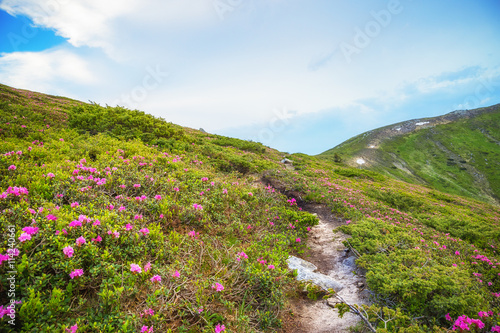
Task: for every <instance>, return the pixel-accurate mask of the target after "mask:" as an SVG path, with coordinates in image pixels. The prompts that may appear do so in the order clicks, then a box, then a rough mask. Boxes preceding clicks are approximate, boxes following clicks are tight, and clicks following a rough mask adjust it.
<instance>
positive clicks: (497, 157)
mask: <svg viewBox="0 0 500 333" xmlns="http://www.w3.org/2000/svg"><path fill="white" fill-rule="evenodd" d="M499 123H500V112H499V111H496V112H495V113H484V114H481V115H478V116H477V117H474V118H470V119H460V120H457V121H455V122H453V123H450V124H443V125H436V126H435V127H432V128H427V129H422V130H419V131H416V132H412V133H409V134H406V135H403V136H396V137H393V138H390V139H388V140H385V141H383V143H382V144H381V145H380V146H379V147H378V149H376V151H374V154H376V162H375V163H373V164H372V165H370V166H369V167H368V168H369V169H371V170H374V171H377V172H381V173H383V174H387V175H390V176H393V177H396V178H397V179H401V180H404V181H409V182H414V183H425V184H428V185H430V186H432V187H433V188H436V189H438V190H440V191H444V192H447V193H452V194H458V195H462V196H468V197H473V198H479V199H481V200H485V201H489V202H494V199H497V200H498V198H500V171H499V170H500V168H499V161H500V131H499V128H498V124H499ZM376 131H377V130H375V131H374V132H376ZM370 137H371V136H370V135H365V136H358V137H355V138H353V139H351V140H349V141H347V142H346V143H344V144H343V145H342V146H340V147H338V148H334V149H331V150H329V151H327V152H325V153H323V154H322V156H325V157H327V158H328V157H329V156H332V155H333V153H335V152H336V153H338V154H340V155H342V156H344V158H345V157H347V156H357V154H363V153H362V151H363V150H364V149H365V148H366V147H367V146H368V141H369V138H370ZM390 154H395V155H396V156H397V158H394V157H392V156H391V155H390ZM401 160H402V161H404V162H405V163H406V165H405V166H406V167H407V168H408V169H409V170H410V171H411V172H412V174H408V173H407V172H404V171H402V170H400V169H399V168H396V167H395V166H394V164H393V163H394V162H399V161H401ZM478 174H479V175H480V176H479V177H478V176H477V175H478ZM483 176H484V177H483Z"/></svg>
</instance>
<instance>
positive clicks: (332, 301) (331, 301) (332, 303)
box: [326, 297, 340, 308]
mask: <svg viewBox="0 0 500 333" xmlns="http://www.w3.org/2000/svg"><path fill="white" fill-rule="evenodd" d="M339 303H340V301H339V300H338V299H336V298H333V297H331V298H329V299H327V300H326V305H328V306H330V307H332V308H334V307H335V305H337V304H339Z"/></svg>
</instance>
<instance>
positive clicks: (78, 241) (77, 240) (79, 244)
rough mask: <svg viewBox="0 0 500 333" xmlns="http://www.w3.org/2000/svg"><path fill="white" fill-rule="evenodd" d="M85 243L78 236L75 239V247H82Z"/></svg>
mask: <svg viewBox="0 0 500 333" xmlns="http://www.w3.org/2000/svg"><path fill="white" fill-rule="evenodd" d="M85 243H87V241H86V240H85V238H83V236H80V237H78V238H77V239H76V245H77V246H82V245H83V244H85Z"/></svg>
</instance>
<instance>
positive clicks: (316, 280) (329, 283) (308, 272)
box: [287, 256, 344, 292]
mask: <svg viewBox="0 0 500 333" xmlns="http://www.w3.org/2000/svg"><path fill="white" fill-rule="evenodd" d="M287 263H288V268H289V269H291V270H295V269H296V270H297V280H298V281H310V282H311V283H313V284H315V285H317V286H318V287H320V288H322V289H324V290H328V289H333V290H335V291H336V292H339V291H341V290H342V289H343V288H344V286H343V285H342V284H340V283H339V282H337V281H335V280H334V279H332V278H331V277H329V276H328V275H325V274H321V273H315V272H314V271H315V270H317V269H318V268H317V267H316V266H315V265H314V264H312V263H310V262H308V261H305V260H303V259H300V258H297V257H294V256H290V257H288V259H287Z"/></svg>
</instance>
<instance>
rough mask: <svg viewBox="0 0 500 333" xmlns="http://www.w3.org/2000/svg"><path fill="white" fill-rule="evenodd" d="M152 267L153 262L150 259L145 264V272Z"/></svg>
mask: <svg viewBox="0 0 500 333" xmlns="http://www.w3.org/2000/svg"><path fill="white" fill-rule="evenodd" d="M150 269H151V263H150V262H149V261H148V263H147V264H146V265H145V266H144V272H147V271H149V270H150Z"/></svg>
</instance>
